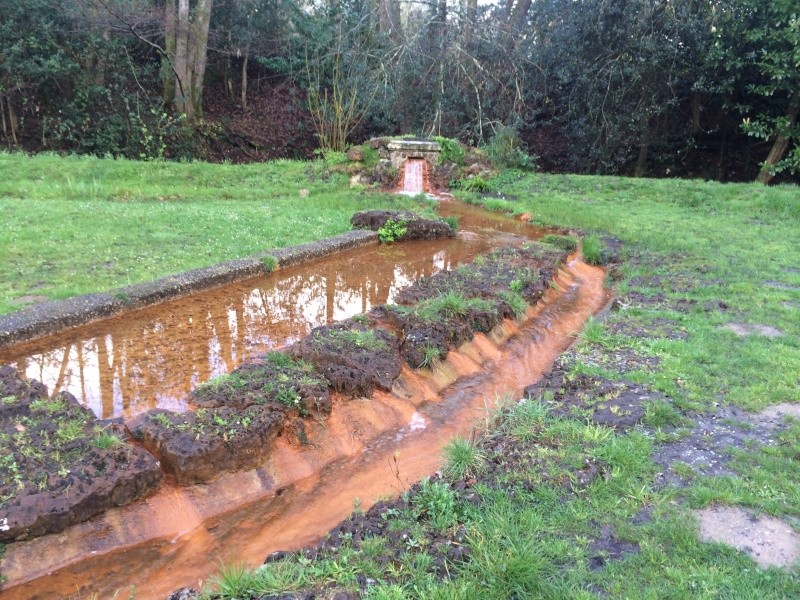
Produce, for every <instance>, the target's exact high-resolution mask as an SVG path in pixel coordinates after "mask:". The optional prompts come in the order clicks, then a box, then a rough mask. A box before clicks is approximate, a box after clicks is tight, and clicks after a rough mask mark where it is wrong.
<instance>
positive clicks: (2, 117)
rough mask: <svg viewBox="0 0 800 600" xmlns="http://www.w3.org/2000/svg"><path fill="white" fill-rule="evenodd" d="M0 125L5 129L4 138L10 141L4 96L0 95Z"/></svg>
mask: <svg viewBox="0 0 800 600" xmlns="http://www.w3.org/2000/svg"><path fill="white" fill-rule="evenodd" d="M0 126H2V130H3V140H4V141H6V142H7V141H8V129H7V128H6V111H5V109H4V108H3V96H0Z"/></svg>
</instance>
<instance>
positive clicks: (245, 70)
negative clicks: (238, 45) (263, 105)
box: [242, 50, 250, 110]
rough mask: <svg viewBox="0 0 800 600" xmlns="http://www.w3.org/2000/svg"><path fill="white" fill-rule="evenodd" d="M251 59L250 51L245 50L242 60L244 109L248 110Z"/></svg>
mask: <svg viewBox="0 0 800 600" xmlns="http://www.w3.org/2000/svg"><path fill="white" fill-rule="evenodd" d="M249 59H250V51H249V50H245V53H244V60H243V61H242V110H247V62H248V60H249Z"/></svg>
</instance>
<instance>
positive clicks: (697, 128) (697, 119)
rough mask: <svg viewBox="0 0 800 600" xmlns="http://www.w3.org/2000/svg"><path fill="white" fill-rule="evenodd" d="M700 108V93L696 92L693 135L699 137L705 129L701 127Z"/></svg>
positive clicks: (693, 105) (693, 111)
mask: <svg viewBox="0 0 800 600" xmlns="http://www.w3.org/2000/svg"><path fill="white" fill-rule="evenodd" d="M700 108H701V98H700V92H694V93H693V94H692V135H697V134H698V133H700V132H701V131H703V128H702V127H701V126H700Z"/></svg>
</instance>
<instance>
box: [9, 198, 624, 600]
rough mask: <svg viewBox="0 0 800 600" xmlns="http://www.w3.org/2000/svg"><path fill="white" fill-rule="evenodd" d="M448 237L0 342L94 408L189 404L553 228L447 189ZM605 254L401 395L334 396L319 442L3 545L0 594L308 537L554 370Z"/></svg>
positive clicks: (409, 378)
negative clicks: (254, 365) (235, 372)
mask: <svg viewBox="0 0 800 600" xmlns="http://www.w3.org/2000/svg"><path fill="white" fill-rule="evenodd" d="M440 212H441V214H442V215H443V216H457V217H459V219H460V222H461V225H460V232H459V234H458V236H457V237H456V238H455V239H452V240H439V241H426V242H408V243H402V244H396V245H392V246H378V245H375V246H373V247H369V248H361V249H357V250H352V251H349V252H345V253H342V254H338V255H336V256H334V257H331V258H328V259H323V260H320V261H316V262H314V263H311V264H307V265H303V266H299V267H295V268H287V269H281V270H280V271H278V272H276V273H274V274H272V275H270V276H268V277H263V278H258V279H252V280H248V281H244V282H240V283H236V284H233V285H228V286H225V287H222V288H216V289H213V290H210V291H208V292H204V293H200V294H197V295H195V296H192V297H189V298H186V299H183V300H178V301H174V302H169V303H166V304H162V305H159V306H155V307H152V308H148V309H142V310H138V311H135V312H132V313H130V314H126V315H120V316H118V317H115V318H112V319H108V320H105V321H101V322H98V323H95V324H92V325H89V326H86V327H81V328H76V329H73V330H70V331H68V332H65V333H63V334H60V335H56V336H52V337H50V338H45V339H42V340H39V341H35V342H32V343H28V344H24V345H19V346H17V347H15V348H11V349H8V350H4V351H0V364H13V365H15V366H16V368H17V369H18V370H19V371H20V372H21V373H23V374H25V375H26V376H27V377H31V378H36V379H39V380H41V381H43V382H44V383H45V384H47V385H48V387H49V388H50V390H51V392H52V391H58V390H62V389H64V390H69V391H70V392H72V393H73V394H74V395H75V396H76V397H78V398H79V399H80V400H81V401H82V402H84V403H85V404H86V405H87V406H89V407H90V408H91V409H92V410H93V411H94V412H95V413H96V414H97V415H98V416H101V417H104V418H108V417H118V416H119V417H123V418H126V419H127V418H130V417H131V416H134V415H136V414H139V413H141V412H144V411H146V410H149V409H150V408H153V407H156V406H158V407H165V408H170V409H173V410H180V409H182V408H185V407H186V396H187V394H188V392H189V391H190V390H191V389H192V387H194V386H195V385H197V384H198V383H200V382H202V381H205V380H207V379H208V378H210V377H212V376H214V375H216V374H220V373H224V372H227V371H230V370H232V369H233V368H235V367H236V366H237V365H238V364H240V363H241V362H242V361H244V360H246V359H248V358H250V357H253V356H256V355H258V354H259V353H262V352H264V351H266V350H270V349H274V348H280V347H283V346H285V345H287V344H290V343H292V341H294V340H296V339H298V338H300V337H302V336H304V335H306V334H307V333H308V332H309V331H310V329H311V328H313V327H315V326H318V325H321V324H325V323H329V322H331V321H336V320H340V319H344V318H347V317H349V316H352V315H355V314H358V313H361V312H364V311H366V310H369V309H370V308H371V307H373V306H375V305H378V304H382V303H386V302H391V301H392V299H393V297H394V295H395V294H396V292H397V291H398V290H399V289H400V288H401V287H403V286H405V285H408V284H410V283H412V282H413V281H415V280H417V279H418V278H420V277H422V276H428V275H431V274H433V273H436V272H438V271H441V270H444V269H452V268H453V267H455V266H457V265H458V264H460V263H463V262H467V261H470V260H472V259H473V258H474V257H475V256H477V255H478V254H482V253H485V252H486V251H488V250H489V249H491V248H493V247H499V246H506V245H510V244H511V245H513V244H520V243H523V242H524V241H526V240H530V239H535V238H537V237H540V236H541V235H542V234H543V233H545V232H544V231H543V230H539V229H536V228H534V227H531V226H530V225H528V224H526V223H521V222H518V221H515V220H513V219H509V218H507V217H504V216H500V215H497V214H493V213H488V212H486V211H483V210H481V209H477V208H474V207H470V206H467V205H463V204H460V203H458V202H454V201H447V200H445V201H442V203H441V205H440ZM603 278H604V273H603V271H602V270H601V269H599V268H596V267H591V266H588V265H586V264H584V263H583V262H582V261H580V260H579V259H578V258H574V259H572V260H571V261H570V262H569V263H568V264H567V265H565V267H564V269H563V270H562V272H561V273H560V274H559V277H558V279H557V281H556V283H557V286H555V287H554V288H553V289H551V290H549V291H548V293H547V294H546V296H545V298H544V299H543V301H541V302H540V303H539V304H538V305H537V306H536V307H533V308H532V309H531V310H530V311H529V314H528V317H527V319H526V320H524V321H523V322H521V323H520V322H510V321H507V322H505V323H504V324H503V326H502V327H500V328H498V329H497V330H495V331H494V332H493V333H492V334H491V335H488V336H484V335H478V336H476V338H475V339H474V340H473V341H472V342H470V343H469V344H466V345H465V346H463V347H462V348H460V349H459V350H458V351H455V352H452V353H451V354H450V355H449V356H448V358H447V360H446V361H444V362H442V363H441V364H439V365H438V366H437V367H436V368H435V369H434V370H433V371H431V372H429V371H414V370H411V369H408V368H404V370H403V373H402V375H401V377H400V378H399V379H398V380H397V382H396V384H395V387H394V389H393V390H392V392H391V393H384V392H376V393H375V394H374V395H373V397H372V398H369V399H359V400H344V399H341V398H336V397H335V398H334V409H333V412H332V414H331V416H330V417H329V418H328V419H327V420H326V421H324V422H312V423H310V424H309V427H308V437H309V440H310V445H307V446H299V445H297V444H296V443H293V442H291V441H290V440H288V439H284V438H279V440H278V442H277V443H276V447H275V450H274V452H273V454H272V456H271V457H270V459H269V460H268V462H267V464H265V465H264V466H263V467H262V468H259V469H257V470H253V471H247V472H240V473H229V474H226V475H223V476H222V477H221V478H219V479H218V480H216V481H214V482H212V483H210V484H207V485H198V486H191V487H178V486H175V485H172V484H170V483H167V484H165V485H164V486H163V487H162V489H161V490H160V491H159V492H157V493H156V494H155V495H153V496H151V497H150V498H147V499H145V500H142V501H139V502H136V503H133V504H131V505H128V506H124V507H121V508H116V509H112V510H110V511H108V512H106V513H105V514H103V515H101V516H99V517H97V518H94V519H92V520H90V521H88V522H85V523H81V524H79V525H76V526H73V527H71V528H70V529H68V530H67V531H65V532H63V533H61V534H53V535H48V536H44V537H41V538H37V539H34V540H31V541H27V542H21V543H15V544H10V545H9V546H8V548H7V552H6V555H5V557H4V558H3V559H2V561H1V562H0V571H1V572H2V573H3V574H4V575H6V576H7V577H8V579H9V582H8V584H7V585H6V587H5V589H4V591H3V592H2V595H3V598H4V599H5V598H9V600H13V599H23V598H26V599H27V598H41V599H49V598H62V597H65V596H69V595H79V596H81V597H87V596H88V595H90V594H92V593H96V594H98V597H101V598H105V597H112V596H113V595H114V594H115V593H118V594H119V595H118V597H125V596H127V594H128V592H129V590H130V589H131V587H132V586H135V588H136V598H137V599H140V598H148V599H149V598H163V597H164V596H165V595H166V594H167V593H169V592H170V591H171V590H173V589H175V588H177V587H180V586H182V585H194V586H197V584H198V580H199V579H202V578H204V577H207V576H208V573H209V570H211V569H213V567H214V565H215V564H219V562H220V561H223V562H230V561H236V562H243V563H247V564H251V565H256V564H260V563H261V562H262V561H263V559H264V557H265V556H266V555H267V554H269V553H270V552H272V551H274V550H279V549H280V550H289V549H294V548H297V547H300V546H302V545H305V544H309V543H312V542H314V541H315V540H317V539H319V537H320V536H322V535H324V533H325V532H326V531H327V530H329V529H330V528H331V527H333V526H335V525H336V523H337V522H339V521H340V520H341V519H343V518H345V517H346V516H347V515H348V514H349V513H350V512H351V511H352V508H353V501H354V498H358V499H359V502H360V504H361V506H362V507H363V508H366V507H368V506H370V505H371V504H372V503H373V502H375V501H376V500H377V499H379V498H380V497H385V496H387V495H391V494H397V493H400V492H402V491H403V489H405V488H406V487H407V486H408V485H410V484H411V483H412V482H414V481H416V480H419V479H420V478H422V477H425V476H426V475H429V474H430V473H432V472H434V471H435V470H436V469H437V468H438V467H439V466H440V464H441V452H440V451H441V448H442V447H443V446H444V445H445V444H446V443H447V442H448V441H449V440H450V439H452V438H453V437H454V436H456V435H466V434H468V433H469V432H470V431H471V429H472V428H473V427H474V426H475V423H476V420H477V419H479V418H480V416H481V414H483V412H484V411H485V409H486V406H487V403H488V404H493V403H495V402H497V401H498V399H502V398H506V397H509V395H511V396H513V395H515V394H519V393H520V392H521V390H522V388H523V387H525V386H526V385H528V384H530V383H532V382H533V381H535V380H536V379H537V378H538V377H540V376H541V375H542V374H543V373H544V372H546V370H547V369H549V368H550V367H551V365H552V363H553V361H554V360H555V358H556V357H557V356H558V354H559V353H560V352H561V351H563V349H565V348H566V347H567V346H568V345H569V344H570V343H571V341H572V340H573V339H574V335H575V333H576V332H577V331H579V329H580V328H581V326H582V324H583V323H584V322H585V320H586V319H587V318H588V317H589V316H590V315H592V314H593V313H596V312H597V311H598V310H600V309H601V308H602V306H603V305H604V304H605V303H606V302H607V299H608V298H607V292H606V291H605V289H604V288H603Z"/></svg>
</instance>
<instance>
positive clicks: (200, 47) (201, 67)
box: [187, 0, 213, 117]
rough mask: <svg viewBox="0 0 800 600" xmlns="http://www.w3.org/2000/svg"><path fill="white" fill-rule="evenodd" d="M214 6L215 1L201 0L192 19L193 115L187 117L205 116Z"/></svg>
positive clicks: (190, 45) (190, 48)
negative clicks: (206, 78)
mask: <svg viewBox="0 0 800 600" xmlns="http://www.w3.org/2000/svg"><path fill="white" fill-rule="evenodd" d="M212 4H213V0H199V1H198V2H197V6H196V7H195V13H194V18H193V19H192V27H191V33H190V38H189V42H190V43H189V58H190V62H189V64H190V69H191V71H190V73H191V85H190V88H191V93H190V104H191V114H187V116H193V117H201V116H203V82H204V79H205V75H206V61H207V59H208V27H209V24H210V23H211V7H212Z"/></svg>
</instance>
